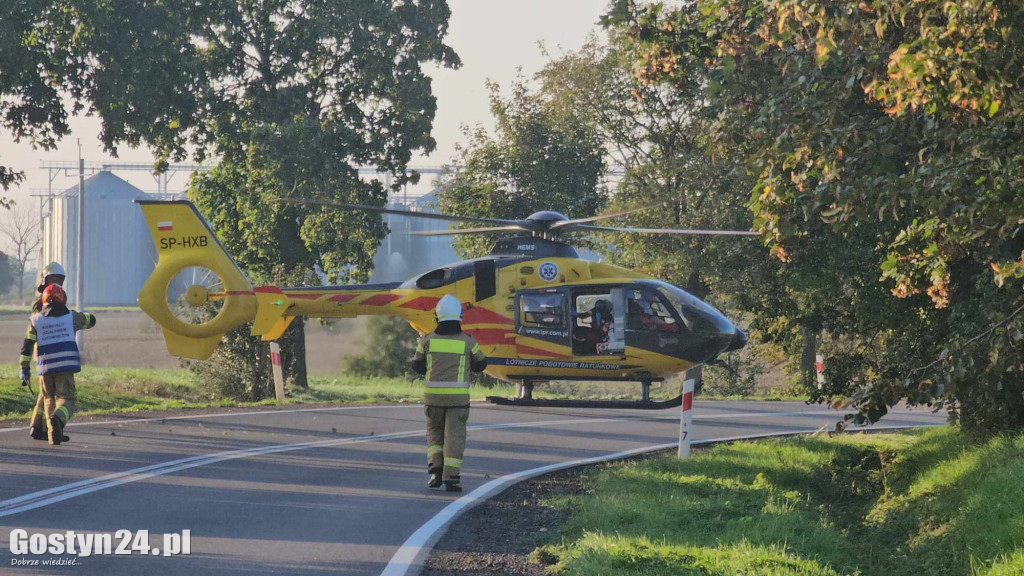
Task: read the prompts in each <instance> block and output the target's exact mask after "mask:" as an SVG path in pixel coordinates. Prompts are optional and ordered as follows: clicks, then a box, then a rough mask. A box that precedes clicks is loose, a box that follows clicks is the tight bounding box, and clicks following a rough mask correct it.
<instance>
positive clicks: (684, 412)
mask: <svg viewBox="0 0 1024 576" xmlns="http://www.w3.org/2000/svg"><path fill="white" fill-rule="evenodd" d="M693 386H694V381H693V380H692V379H691V380H687V381H685V382H683V403H682V409H681V410H680V412H679V459H680V460H685V459H687V458H689V457H690V429H691V428H692V427H693Z"/></svg>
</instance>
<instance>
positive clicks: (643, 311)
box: [626, 289, 682, 332]
mask: <svg viewBox="0 0 1024 576" xmlns="http://www.w3.org/2000/svg"><path fill="white" fill-rule="evenodd" d="M626 304H627V307H628V315H627V316H626V327H627V328H628V329H629V330H647V331H654V332H680V331H681V330H682V328H681V327H680V326H679V323H678V322H677V321H676V318H675V316H674V315H673V314H672V313H671V312H670V311H669V308H668V305H667V304H666V302H665V300H664V299H663V297H661V296H659V295H658V294H657V293H655V292H654V291H650V290H639V289H632V290H629V291H628V294H627V297H626Z"/></svg>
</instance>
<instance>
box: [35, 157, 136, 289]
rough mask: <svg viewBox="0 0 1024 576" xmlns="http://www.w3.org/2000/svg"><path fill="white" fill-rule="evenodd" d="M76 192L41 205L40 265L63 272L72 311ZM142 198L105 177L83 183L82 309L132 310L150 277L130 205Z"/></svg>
mask: <svg viewBox="0 0 1024 576" xmlns="http://www.w3.org/2000/svg"><path fill="white" fill-rule="evenodd" d="M78 196H79V194H78V186H77V185H76V186H72V187H71V188H68V189H67V190H65V191H63V192H61V193H58V194H54V195H53V196H50V197H48V198H44V199H43V206H42V208H43V210H42V221H41V223H40V224H41V226H40V229H41V233H42V236H43V242H42V249H41V250H42V253H41V261H42V263H44V264H45V263H46V262H54V261H56V262H60V263H61V264H62V265H63V266H64V270H65V271H66V272H67V274H68V276H67V281H65V283H64V287H65V289H66V290H67V293H68V301H69V302H70V303H72V304H73V305H75V306H77V305H78V295H77V294H76V293H75V289H76V285H75V278H76V277H75V274H77V273H78V270H77V251H78V206H79V198H78ZM146 197H149V196H148V195H147V194H146V193H145V192H143V191H142V190H140V189H138V188H136V187H135V186H132V185H131V184H129V183H128V182H126V181H125V180H122V179H121V178H118V177H117V176H115V175H114V174H112V173H110V172H107V171H100V172H97V173H95V174H93V175H92V176H90V177H88V178H86V179H85V241H84V245H83V246H84V248H85V252H84V254H83V260H84V261H83V269H84V271H85V275H84V277H83V283H84V286H83V292H84V293H85V301H84V304H85V305H88V306H134V305H135V304H136V301H137V299H138V295H139V289H140V288H142V284H143V283H144V282H145V281H146V278H147V277H148V276H149V274H150V273H151V272H152V271H153V267H154V265H155V263H156V249H155V248H154V246H153V241H152V240H151V239H150V237H149V231H148V229H147V228H146V222H145V220H144V219H143V217H142V211H140V210H139V207H138V205H136V204H135V200H136V199H138V198H146Z"/></svg>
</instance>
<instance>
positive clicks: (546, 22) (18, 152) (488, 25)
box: [0, 0, 607, 206]
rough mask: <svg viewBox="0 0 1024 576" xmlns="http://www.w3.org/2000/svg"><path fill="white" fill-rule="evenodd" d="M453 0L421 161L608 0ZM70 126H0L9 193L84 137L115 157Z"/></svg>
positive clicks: (581, 31)
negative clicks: (16, 129) (53, 145)
mask: <svg viewBox="0 0 1024 576" xmlns="http://www.w3.org/2000/svg"><path fill="white" fill-rule="evenodd" d="M448 4H449V6H450V7H451V10H452V17H451V21H450V29H449V35H448V43H449V44H450V45H451V46H452V47H453V48H455V51H456V52H458V54H459V56H460V57H461V58H462V64H463V65H462V68H460V69H458V70H454V71H453V70H435V71H433V72H432V77H433V79H434V83H433V87H434V95H435V96H436V97H437V100H438V111H437V116H436V118H435V120H434V138H435V139H436V140H437V150H436V151H435V152H434V153H433V154H431V155H430V156H429V157H418V158H414V159H413V164H414V165H424V164H430V165H434V164H443V163H446V162H448V161H449V160H450V159H451V158H452V155H453V153H454V147H455V144H456V143H457V142H459V141H460V140H461V139H462V133H461V130H460V126H462V125H463V124H469V125H474V124H476V123H481V122H482V123H484V125H485V126H487V127H488V128H490V127H491V121H490V110H489V102H488V98H487V96H488V93H487V89H486V88H485V86H484V82H485V81H486V80H487V79H491V80H494V81H497V82H499V83H500V84H501V85H502V86H503V87H504V86H507V85H508V84H509V82H510V81H511V80H512V79H513V78H515V76H516V68H517V67H519V66H521V67H522V68H523V72H524V74H527V75H530V74H533V73H534V72H536V71H537V70H539V69H540V68H541V67H542V66H543V65H544V63H545V62H546V58H545V57H544V56H543V55H542V54H541V51H540V49H539V48H538V45H537V44H538V42H543V43H544V44H545V45H546V47H547V48H548V50H549V51H551V52H552V53H554V54H558V53H559V52H560V51H561V50H560V49H562V50H574V49H576V48H578V47H580V46H581V45H582V44H583V42H584V41H585V39H586V36H587V34H589V33H590V32H591V31H593V30H596V29H597V28H598V25H597V21H598V18H599V17H600V15H601V14H602V13H603V11H604V9H605V8H606V6H607V0H515V1H510V0H449V1H448ZM71 128H72V134H71V135H70V136H68V137H67V138H65V139H64V140H62V141H61V143H60V146H59V148H58V149H56V150H52V151H49V152H43V151H36V150H32V147H31V146H30V145H29V144H28V143H27V142H21V143H19V144H15V143H14V142H13V141H12V139H11V137H10V134H9V133H5V132H2V131H0V164H3V165H6V166H12V167H15V168H17V169H20V170H24V171H25V175H26V179H25V181H24V182H23V183H22V184H21V186H20V187H19V188H17V189H13V188H12V189H11V190H10V191H9V192H8V193H7V195H8V196H9V197H11V198H14V199H15V200H17V201H18V203H19V204H26V203H27V204H29V205H33V206H35V205H37V204H36V202H32V201H31V200H32V199H31V198H30V197H29V194H30V193H31V192H32V190H33V189H45V188H46V186H47V178H48V175H47V173H46V171H44V170H41V169H40V168H39V164H40V162H42V161H74V160H76V159H77V158H78V148H77V142H76V140H77V139H80V140H81V143H82V154H83V157H84V158H85V159H86V161H97V162H98V161H107V160H113V159H112V158H111V157H109V156H107V155H105V154H104V153H103V149H102V146H101V144H100V142H99V139H98V136H99V121H98V120H96V119H95V118H75V119H73V121H72V122H71ZM118 160H120V161H123V162H149V161H152V156H151V155H150V154H149V152H148V151H147V150H146V149H145V148H140V149H137V150H132V149H129V148H127V147H122V148H121V150H120V155H119V158H118ZM119 175H120V176H122V177H125V178H126V179H128V180H129V181H130V182H131V183H132V184H134V185H136V186H138V187H139V188H141V189H143V190H146V191H153V190H156V184H155V181H154V180H153V179H152V177H150V176H149V175H148V174H147V173H145V172H137V173H121V174H119ZM182 181H183V176H180V175H179V176H178V177H177V179H176V180H175V181H173V182H172V189H174V188H175V187H180V186H181V183H182ZM76 182H77V181H76V180H75V178H65V177H63V176H60V177H58V178H57V179H55V180H54V183H53V187H54V189H55V190H62V189H64V188H66V187H69V186H72V185H74V184H75V183H76ZM175 185H177V186H175Z"/></svg>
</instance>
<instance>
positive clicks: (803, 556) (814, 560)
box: [534, 427, 1024, 576]
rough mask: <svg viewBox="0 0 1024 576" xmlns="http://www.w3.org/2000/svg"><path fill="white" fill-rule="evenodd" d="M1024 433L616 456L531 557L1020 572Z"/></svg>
mask: <svg viewBox="0 0 1024 576" xmlns="http://www.w3.org/2000/svg"><path fill="white" fill-rule="evenodd" d="M1022 477H1024V435H1017V436H1004V437H998V438H995V439H992V440H990V441H988V442H986V443H983V444H981V445H977V444H974V443H973V442H972V441H971V440H970V439H968V438H965V437H963V436H962V435H961V434H960V433H959V432H958V431H957V430H956V429H954V428H950V427H942V428H937V429H930V430H917V431H913V432H906V433H900V434H878V435H844V436H839V437H835V438H829V437H827V436H812V437H801V438H792V439H784V440H770V441H760V442H744V443H737V444H731V445H724V446H718V447H715V448H712V449H710V450H706V451H703V450H702V451H698V452H696V453H695V455H694V457H693V458H691V459H690V460H687V461H680V460H678V459H676V458H675V457H674V455H673V456H662V457H656V458H651V459H646V460H640V461H632V462H626V463H620V464H613V465H610V466H608V467H605V468H603V469H601V470H599V471H596V472H594V473H591V474H590V475H588V476H587V477H586V480H585V482H586V485H587V492H588V493H587V494H586V495H584V496H573V497H563V498H560V499H552V500H549V501H548V502H547V503H546V505H548V506H553V507H557V508H560V509H565V510H568V511H569V512H570V514H571V519H570V520H569V522H568V524H567V525H566V526H565V527H564V529H563V531H562V532H561V533H560V534H557V535H556V536H552V540H554V541H553V542H552V543H551V544H550V545H548V546H545V547H542V548H540V549H538V550H537V551H536V552H535V553H534V559H535V560H536V561H538V562H540V563H543V564H553V565H554V566H553V567H552V568H553V569H552V572H553V573H554V574H559V575H576V574H578V575H589V574H623V575H629V574H635V575H637V576H640V575H643V576H659V575H665V576H668V575H672V576H676V575H690V574H692V575H698V574H700V575H703V574H758V575H761V574H765V575H768V574H774V575H794V576H795V575H806V576H837V575H840V574H850V575H854V574H862V575H874V574H878V575H883V574H884V575H886V576H917V575H919V574H930V575H950V576H953V575H956V576H961V575H967V574H970V575H974V576H1009V575H1011V574H1014V575H1020V574H1024V483H1022V482H1021V481H1020V479H1021V478H1022Z"/></svg>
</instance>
